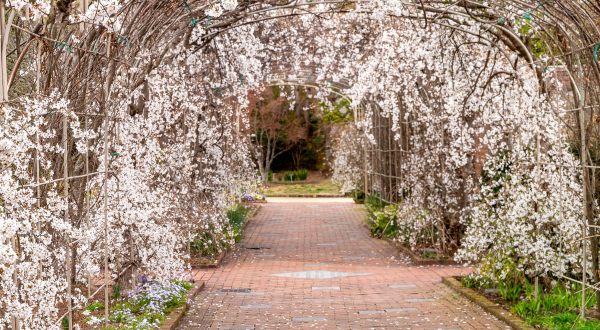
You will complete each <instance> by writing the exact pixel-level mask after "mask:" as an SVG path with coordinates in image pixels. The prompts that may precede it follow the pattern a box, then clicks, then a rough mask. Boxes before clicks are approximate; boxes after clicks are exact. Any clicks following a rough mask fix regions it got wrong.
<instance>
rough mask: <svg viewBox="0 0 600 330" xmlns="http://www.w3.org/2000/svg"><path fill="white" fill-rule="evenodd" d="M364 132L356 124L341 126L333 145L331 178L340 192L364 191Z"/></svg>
mask: <svg viewBox="0 0 600 330" xmlns="http://www.w3.org/2000/svg"><path fill="white" fill-rule="evenodd" d="M364 143H365V141H364V134H363V133H362V132H361V131H359V130H358V128H357V127H356V125H354V124H348V125H346V126H345V127H343V130H342V133H341V134H340V137H339V139H338V140H337V141H336V142H335V146H334V147H333V148H334V150H333V161H332V165H331V168H332V169H333V174H332V180H333V181H334V182H335V183H337V184H338V185H339V186H340V190H341V192H342V193H349V192H353V191H361V190H362V191H364V180H365V179H364V170H365V169H364V167H365V161H366V159H365V155H364Z"/></svg>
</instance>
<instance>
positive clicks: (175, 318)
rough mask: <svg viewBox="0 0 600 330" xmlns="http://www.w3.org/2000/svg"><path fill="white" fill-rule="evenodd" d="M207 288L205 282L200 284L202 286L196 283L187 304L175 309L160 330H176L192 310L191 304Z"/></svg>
mask: <svg viewBox="0 0 600 330" xmlns="http://www.w3.org/2000/svg"><path fill="white" fill-rule="evenodd" d="M205 286H206V283H205V282H202V283H200V285H197V284H196V283H194V287H193V288H192V289H191V290H190V291H189V292H188V294H187V297H186V300H185V304H183V305H182V306H179V307H177V308H175V309H174V310H172V311H171V313H169V315H168V316H167V318H166V319H165V321H164V322H163V324H161V325H160V330H174V329H175V328H176V327H177V325H178V324H179V321H181V319H182V318H183V316H184V315H185V313H186V312H187V310H188V309H189V308H190V303H191V302H192V301H193V300H194V298H196V296H197V295H198V293H199V292H200V291H202V289H204V287H205Z"/></svg>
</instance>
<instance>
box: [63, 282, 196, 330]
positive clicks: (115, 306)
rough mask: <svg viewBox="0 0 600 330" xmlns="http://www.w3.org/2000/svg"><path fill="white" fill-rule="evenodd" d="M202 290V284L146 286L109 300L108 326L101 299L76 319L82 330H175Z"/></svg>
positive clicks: (78, 314)
mask: <svg viewBox="0 0 600 330" xmlns="http://www.w3.org/2000/svg"><path fill="white" fill-rule="evenodd" d="M203 287H204V283H201V284H199V285H198V284H194V283H190V282H182V281H173V282H170V283H165V284H161V283H158V282H150V283H145V284H143V285H142V286H140V287H138V288H137V289H135V290H132V291H130V292H128V293H127V294H126V295H124V296H123V297H121V296H115V297H113V298H112V301H111V306H110V307H111V308H110V312H109V318H108V320H109V324H108V326H106V325H105V324H104V301H103V300H96V301H93V302H91V303H90V304H88V305H87V306H86V308H85V309H84V310H83V311H81V312H79V313H76V316H77V318H78V319H79V318H81V320H82V321H84V322H81V326H82V329H97V328H101V329H104V330H110V329H115V330H116V329H155V328H160V329H174V328H175V327H176V325H177V323H178V322H179V320H180V319H181V317H182V316H183V315H184V313H185V311H186V310H187V308H188V303H189V302H191V301H192V300H193V299H194V297H195V296H196V295H197V294H198V292H199V291H200V290H202V288H203ZM64 323H65V322H63V326H64V325H65V324H64ZM78 323H79V322H78Z"/></svg>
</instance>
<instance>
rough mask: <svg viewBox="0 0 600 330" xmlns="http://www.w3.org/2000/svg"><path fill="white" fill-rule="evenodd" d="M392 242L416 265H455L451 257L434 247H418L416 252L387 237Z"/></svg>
mask: <svg viewBox="0 0 600 330" xmlns="http://www.w3.org/2000/svg"><path fill="white" fill-rule="evenodd" d="M388 240H389V241H390V242H392V244H393V245H394V246H395V247H396V248H397V249H398V250H400V251H401V252H402V253H404V254H405V255H407V256H408V257H409V258H410V260H411V262H412V263H413V264H414V265H417V266H431V265H457V264H458V263H457V262H456V261H454V260H453V259H452V258H451V257H449V256H446V255H443V254H441V253H439V252H438V251H437V250H434V249H428V248H424V249H419V250H417V252H415V251H413V250H412V249H410V248H409V247H407V246H405V245H404V244H401V243H400V242H398V241H394V240H393V239H388Z"/></svg>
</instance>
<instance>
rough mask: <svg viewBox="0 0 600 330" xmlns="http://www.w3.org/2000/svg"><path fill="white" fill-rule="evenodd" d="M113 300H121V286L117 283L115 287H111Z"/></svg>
mask: <svg viewBox="0 0 600 330" xmlns="http://www.w3.org/2000/svg"><path fill="white" fill-rule="evenodd" d="M113 298H114V299H119V298H121V285H120V284H118V283H117V284H116V285H115V286H113Z"/></svg>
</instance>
